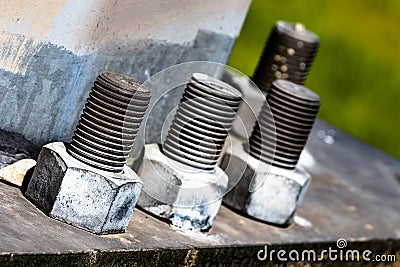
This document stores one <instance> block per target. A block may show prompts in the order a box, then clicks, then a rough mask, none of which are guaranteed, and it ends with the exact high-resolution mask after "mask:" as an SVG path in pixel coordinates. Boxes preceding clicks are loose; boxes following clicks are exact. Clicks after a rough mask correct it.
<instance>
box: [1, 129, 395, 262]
mask: <svg viewBox="0 0 400 267" xmlns="http://www.w3.org/2000/svg"><path fill="white" fill-rule="evenodd" d="M301 162H302V164H303V165H305V166H306V167H307V169H308V170H309V171H310V173H311V174H312V176H313V180H312V182H311V184H310V187H309V190H308V192H307V194H306V196H305V198H304V201H303V204H302V206H301V207H300V209H299V210H298V213H297V217H296V218H295V223H294V224H293V225H291V226H290V227H288V228H278V227H274V226H271V225H268V224H264V223H261V222H258V221H254V220H251V219H249V218H246V217H244V216H242V215H240V214H237V213H235V212H233V211H232V210H229V209H227V208H226V207H222V208H221V209H220V211H219V213H218V215H217V217H216V219H215V221H214V224H213V227H212V229H211V230H210V232H208V233H204V234H198V235H194V234H192V235H188V234H185V233H181V232H176V231H174V230H172V229H171V228H170V227H169V226H168V224H167V223H165V222H162V221H159V220H157V219H155V218H154V217H152V216H150V215H148V214H146V213H144V212H143V211H140V210H136V211H135V212H134V214H133V216H132V220H131V221H130V223H129V225H128V228H127V232H126V233H124V234H118V235H110V236H96V235H94V234H90V233H88V232H86V231H82V230H79V229H77V228H75V227H72V226H68V225H65V224H63V223H60V222H58V221H56V220H53V219H51V218H48V217H47V216H45V215H44V214H43V213H41V212H40V211H39V210H38V209H36V208H35V207H34V206H33V205H32V204H30V203H29V201H28V200H26V199H25V198H24V197H23V196H22V194H21V192H20V191H19V189H18V188H14V187H11V186H8V185H6V184H1V183H0V198H1V199H2V205H0V214H1V215H2V216H1V217H0V251H1V252H0V265H1V266H29V265H30V266H38V265H46V266H48V265H63V266H64V265H80V266H82V265H86V266H109V265H114V266H157V265H158V266H168V265H170V266H177V265H183V266H187V265H189V266H190V264H194V265H201V264H203V265H206V264H210V265H217V264H225V265H227V266H250V265H272V264H273V263H271V262H260V261H258V260H257V256H256V255H257V252H258V251H259V250H260V249H262V248H264V245H268V246H269V248H270V249H307V248H313V249H327V248H328V246H331V247H333V248H336V241H337V240H338V239H339V238H345V239H346V240H347V248H349V249H362V250H364V249H370V250H372V251H373V252H374V253H375V254H396V255H397V263H394V264H393V263H392V264H391V265H392V266H396V264H397V266H398V263H399V260H400V225H399V221H400V205H399V204H400V202H399V200H400V162H399V161H397V160H395V159H393V158H391V157H389V156H387V155H385V154H383V153H382V152H380V151H377V150H375V149H374V148H371V147H369V146H368V145H366V144H363V143H361V142H360V141H358V140H356V139H354V138H352V137H350V136H348V135H346V134H344V133H342V132H340V131H339V130H337V129H335V128H334V127H332V126H330V125H328V124H326V123H323V122H321V121H318V122H317V124H316V126H315V128H314V130H313V132H312V134H311V139H310V142H309V143H308V145H307V147H306V152H305V153H304V154H303V155H302V158H301ZM323 263H325V264H326V263H329V264H330V266H346V265H347V266H360V264H361V263H360V262H358V263H357V262H356V263H354V262H353V263H351V262H350V263H345V262H328V261H324V262H323ZM315 265H317V266H320V265H319V263H316V264H315Z"/></svg>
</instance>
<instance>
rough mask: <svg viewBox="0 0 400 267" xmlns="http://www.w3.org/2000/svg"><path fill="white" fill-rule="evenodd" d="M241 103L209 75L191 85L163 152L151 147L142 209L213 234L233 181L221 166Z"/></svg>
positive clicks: (193, 79)
mask: <svg viewBox="0 0 400 267" xmlns="http://www.w3.org/2000/svg"><path fill="white" fill-rule="evenodd" d="M240 102H241V93H240V92H239V91H238V90H237V89H235V88H234V87H232V86H230V85H229V84H226V83H224V82H222V81H220V80H218V79H215V78H212V77H210V76H208V75H207V74H203V73H194V74H193V75H192V77H191V78H190V81H189V82H188V83H187V85H186V88H185V91H184V94H183V96H182V99H181V102H180V104H179V106H178V108H177V111H176V113H175V116H174V119H173V120H172V123H171V126H170V128H169V131H168V134H167V136H166V138H165V141H164V142H163V143H162V151H161V148H160V147H159V145H158V144H149V145H146V146H145V152H144V159H143V163H142V166H141V169H140V170H139V172H138V174H139V176H140V177H141V179H142V180H143V183H144V188H146V189H145V190H144V192H143V194H142V195H141V196H140V198H139V201H138V205H139V206H140V207H142V208H144V209H145V210H147V211H148V212H150V213H152V214H154V215H156V216H159V217H162V218H165V219H167V220H169V221H170V222H171V225H173V226H174V227H177V228H179V229H182V230H207V229H209V228H210V227H211V226H212V223H213V221H214V218H215V216H216V214H217V212H218V210H219V207H220V206H221V202H222V196H223V195H224V194H225V192H226V190H227V185H228V177H227V175H226V174H225V173H224V171H223V170H221V168H220V167H218V166H217V163H218V160H219V158H220V154H221V152H222V149H223V146H224V144H225V139H226V137H227V136H228V131H229V130H230V129H231V127H232V122H233V120H234V118H235V116H236V111H237V110H238V108H239V105H240Z"/></svg>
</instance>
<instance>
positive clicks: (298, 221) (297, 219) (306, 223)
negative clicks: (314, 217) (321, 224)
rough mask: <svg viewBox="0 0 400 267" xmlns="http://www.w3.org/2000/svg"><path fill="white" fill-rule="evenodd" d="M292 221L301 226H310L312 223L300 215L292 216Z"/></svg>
mask: <svg viewBox="0 0 400 267" xmlns="http://www.w3.org/2000/svg"><path fill="white" fill-rule="evenodd" d="M294 223H295V224H297V225H299V226H302V227H307V228H309V227H312V223H311V222H310V221H308V220H306V219H304V218H303V217H300V216H294Z"/></svg>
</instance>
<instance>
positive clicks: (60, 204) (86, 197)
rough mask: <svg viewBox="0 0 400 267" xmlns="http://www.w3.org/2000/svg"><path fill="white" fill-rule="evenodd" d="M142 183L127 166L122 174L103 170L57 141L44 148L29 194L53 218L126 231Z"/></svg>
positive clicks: (101, 231) (87, 227)
mask: <svg viewBox="0 0 400 267" xmlns="http://www.w3.org/2000/svg"><path fill="white" fill-rule="evenodd" d="M142 186H143V185H142V183H141V181H140V178H139V177H138V175H137V174H136V173H135V172H134V171H132V170H131V169H130V168H128V167H127V166H126V165H125V166H124V168H123V171H122V172H121V173H112V172H107V171H101V170H98V169H95V168H93V167H90V166H89V165H86V164H84V163H82V162H80V161H78V160H77V159H75V158H73V157H72V156H71V155H69V154H68V153H67V151H66V147H65V145H64V143H61V142H55V143H50V144H47V145H45V146H44V147H43V148H42V150H41V152H40V155H39V158H38V162H37V165H36V168H35V170H34V172H33V175H32V178H31V180H30V182H29V184H28V188H27V190H26V192H25V195H26V197H27V198H28V199H29V200H30V201H31V202H32V203H34V204H35V205H36V206H37V207H38V208H39V209H41V210H42V211H43V212H44V213H45V214H47V215H48V216H50V217H52V218H55V219H57V220H60V221H63V222H66V223H68V224H71V225H74V226H77V227H79V228H82V229H85V230H88V231H90V232H93V233H96V234H107V233H120V232H124V231H125V228H126V226H127V225H128V223H129V220H130V218H131V215H132V212H133V209H134V207H135V204H136V202H137V200H138V198H139V195H140V191H141V188H142Z"/></svg>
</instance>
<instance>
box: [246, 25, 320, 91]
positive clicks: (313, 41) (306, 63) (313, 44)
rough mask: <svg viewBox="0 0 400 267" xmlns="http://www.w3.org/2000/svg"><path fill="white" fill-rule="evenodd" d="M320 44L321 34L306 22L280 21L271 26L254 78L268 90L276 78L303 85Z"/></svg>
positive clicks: (262, 87)
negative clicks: (305, 25)
mask: <svg viewBox="0 0 400 267" xmlns="http://www.w3.org/2000/svg"><path fill="white" fill-rule="evenodd" d="M318 46H319V39H318V36H317V35H315V34H314V33H312V32H310V31H307V30H306V29H305V27H304V26H303V25H302V24H300V23H295V24H292V23H288V22H283V21H278V22H277V23H276V24H275V26H274V28H273V29H272V30H271V33H270V36H269V38H268V41H267V43H266V45H265V47H264V51H263V54H262V56H261V58H260V61H259V62H258V65H257V68H256V70H255V72H254V75H253V81H254V82H255V84H257V86H258V87H259V88H260V89H261V90H263V91H265V92H267V91H268V90H269V88H270V86H271V84H272V82H273V81H274V80H275V79H285V80H288V81H291V82H294V83H297V84H301V85H303V84H304V83H305V81H306V79H307V75H308V73H309V71H310V69H311V66H312V63H313V61H314V58H315V56H316V54H317V51H318Z"/></svg>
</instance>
